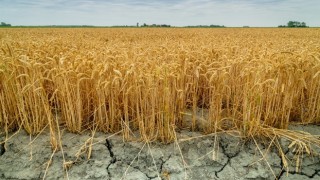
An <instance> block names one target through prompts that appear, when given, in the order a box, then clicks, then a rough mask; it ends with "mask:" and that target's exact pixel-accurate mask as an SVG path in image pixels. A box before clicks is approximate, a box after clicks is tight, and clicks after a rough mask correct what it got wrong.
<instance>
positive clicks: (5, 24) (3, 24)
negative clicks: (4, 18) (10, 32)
mask: <svg viewBox="0 0 320 180" xmlns="http://www.w3.org/2000/svg"><path fill="white" fill-rule="evenodd" d="M0 26H11V24H7V23H5V22H1V25H0Z"/></svg>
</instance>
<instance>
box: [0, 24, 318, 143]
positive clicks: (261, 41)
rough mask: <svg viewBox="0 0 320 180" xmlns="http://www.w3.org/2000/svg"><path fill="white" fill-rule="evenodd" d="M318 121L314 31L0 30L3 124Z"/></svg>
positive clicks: (225, 125)
mask: <svg viewBox="0 0 320 180" xmlns="http://www.w3.org/2000/svg"><path fill="white" fill-rule="evenodd" d="M289 123H304V124H308V123H312V124H319V123H320V30H319V29H316V28H308V29H287V28H284V29H276V28H244V29H242V28H223V29H187V28H127V29H126V28H122V29H121V28H91V29H90V28H83V29H82V28H75V29H71V28H51V29H50V28H22V29H18V28H16V29H6V28H2V29H0V130H1V131H2V132H6V133H8V132H11V131H16V130H19V129H24V130H26V131H27V132H28V133H30V134H37V133H40V132H41V131H43V129H45V128H48V129H50V132H51V135H52V137H53V139H54V137H55V134H56V132H57V129H59V128H66V129H67V130H69V131H71V132H75V133H81V132H82V131H84V130H88V129H90V130H96V131H103V132H110V133H115V132H119V131H121V133H122V135H123V136H124V138H126V139H130V137H131V136H132V135H133V134H134V132H138V133H139V135H140V136H141V139H142V140H145V141H152V140H160V141H162V142H172V141H173V140H174V138H175V132H176V131H177V130H179V129H185V128H188V129H190V131H201V132H203V133H212V132H217V131H225V130H237V131H240V132H241V133H242V134H244V135H245V136H256V135H258V136H259V135H260V134H262V133H263V131H262V130H263V129H264V128H274V129H286V128H287V127H288V124H289Z"/></svg>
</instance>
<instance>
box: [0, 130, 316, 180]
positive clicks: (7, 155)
mask: <svg viewBox="0 0 320 180" xmlns="http://www.w3.org/2000/svg"><path fill="white" fill-rule="evenodd" d="M290 129H293V130H298V131H306V132H309V133H311V134H314V135H319V134H320V126H311V125H308V126H290ZM62 137H63V139H62V147H63V151H61V150H60V151H57V152H55V153H53V150H52V149H51V145H50V141H49V133H46V132H44V133H42V134H40V135H39V136H37V137H30V136H29V135H27V134H26V133H25V132H24V131H21V132H19V133H18V134H16V135H15V136H14V137H13V138H11V139H9V140H8V141H7V142H6V143H5V144H2V145H1V146H0V155H1V156H0V179H17V180H23V179H43V178H44V179H128V180H134V179H137V180H147V179H171V180H175V179H226V180H230V179H299V180H300V179H320V157H319V153H320V150H319V148H317V147H314V148H313V149H314V151H313V153H312V154H313V155H312V156H309V155H307V153H306V154H303V155H302V156H301V157H302V158H301V159H300V162H302V166H301V167H299V168H298V172H296V170H297V168H296V166H295V165H296V159H295V157H294V153H293V148H288V146H289V144H290V143H291V142H289V141H288V140H286V139H280V140H279V142H280V144H281V146H282V148H283V151H284V152H285V153H286V156H287V158H288V161H287V162H288V167H289V168H288V169H283V168H282V167H283V160H282V158H281V156H280V155H279V153H278V150H277V148H275V147H269V144H268V143H267V142H264V140H263V139H256V142H255V141H254V140H253V139H247V140H246V139H242V138H240V137H239V136H238V134H237V133H229V134H227V133H219V134H216V135H206V136H203V135H201V134H199V133H194V132H189V131H181V132H179V133H178V134H177V137H178V138H177V141H176V142H174V143H171V144H167V145H164V144H161V143H159V142H150V143H144V142H123V139H122V137H121V136H119V135H111V134H103V133H96V134H95V135H94V137H93V138H92V139H90V138H91V137H92V136H91V135H90V133H84V134H82V135H78V134H72V133H69V132H64V131H63V132H62ZM1 138H2V140H3V138H4V137H1ZM91 140H92V141H91ZM31 142H32V143H31ZM91 143H92V146H91ZM90 150H91V151H90ZM88 152H91V153H88ZM88 155H90V159H88Z"/></svg>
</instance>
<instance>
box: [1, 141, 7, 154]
mask: <svg viewBox="0 0 320 180" xmlns="http://www.w3.org/2000/svg"><path fill="white" fill-rule="evenodd" d="M5 152H6V149H5V148H4V142H3V143H1V144H0V156H2V155H3V154H4V153H5Z"/></svg>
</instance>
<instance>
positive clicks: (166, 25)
mask: <svg viewBox="0 0 320 180" xmlns="http://www.w3.org/2000/svg"><path fill="white" fill-rule="evenodd" d="M137 26H139V24H137ZM140 27H171V25H169V24H146V23H143V24H142V25H141V26H140Z"/></svg>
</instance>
